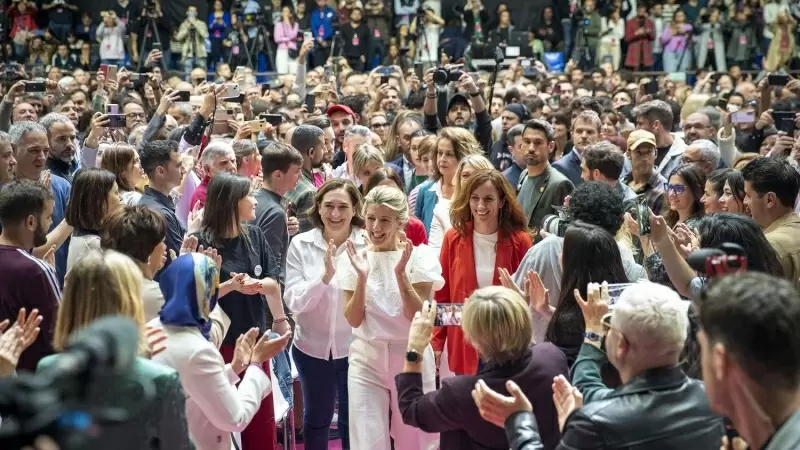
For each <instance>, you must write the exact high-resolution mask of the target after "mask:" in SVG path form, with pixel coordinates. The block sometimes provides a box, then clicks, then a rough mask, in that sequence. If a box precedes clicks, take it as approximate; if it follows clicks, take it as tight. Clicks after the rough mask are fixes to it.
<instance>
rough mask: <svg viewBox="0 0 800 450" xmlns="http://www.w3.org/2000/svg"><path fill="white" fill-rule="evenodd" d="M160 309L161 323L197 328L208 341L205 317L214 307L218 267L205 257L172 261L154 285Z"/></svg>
mask: <svg viewBox="0 0 800 450" xmlns="http://www.w3.org/2000/svg"><path fill="white" fill-rule="evenodd" d="M158 284H159V286H160V287H161V293H162V294H164V300H165V301H164V306H163V307H162V308H161V311H160V312H159V313H158V316H159V318H160V319H161V323H162V324H164V325H172V326H176V327H197V328H198V329H199V330H200V332H201V333H203V336H205V338H206V339H208V335H209V332H210V330H211V321H210V320H209V318H208V316H209V314H210V313H211V311H212V310H213V309H214V306H216V304H217V295H218V294H219V268H218V267H217V265H216V264H215V263H214V261H212V260H211V258H209V257H208V256H206V255H203V254H202V253H190V254H187V255H183V256H180V257H178V258H177V259H175V260H174V261H172V263H170V265H169V266H168V267H167V268H166V270H164V272H163V273H162V274H161V277H160V278H159V282H158Z"/></svg>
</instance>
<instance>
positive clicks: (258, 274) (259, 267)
mask: <svg viewBox="0 0 800 450" xmlns="http://www.w3.org/2000/svg"><path fill="white" fill-rule="evenodd" d="M253 273H255V274H256V276H257V277H260V276H261V266H260V265H258V266H256V267H255V268H254V269H253Z"/></svg>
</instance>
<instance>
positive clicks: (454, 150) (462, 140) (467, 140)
mask: <svg viewBox="0 0 800 450" xmlns="http://www.w3.org/2000/svg"><path fill="white" fill-rule="evenodd" d="M469 155H483V149H482V148H481V146H480V144H479V143H478V141H477V140H476V139H475V136H474V135H473V134H472V133H471V132H470V131H469V130H467V129H465V128H459V127H445V128H442V130H441V131H440V132H439V136H438V138H437V140H436V154H435V156H436V160H435V163H434V164H433V179H432V180H431V181H427V182H425V183H423V184H421V185H420V188H419V194H418V195H417V204H416V206H415V208H414V215H415V216H416V217H417V218H419V219H420V220H422V223H423V224H425V231H426V232H427V233H428V236H431V227H432V225H433V222H434V218H433V211H434V208H436V205H437V204H438V203H439V202H440V201H449V200H450V199H452V198H453V196H454V195H455V182H456V176H455V175H456V169H458V163H459V162H460V161H461V160H462V159H464V157H466V156H469ZM442 235H444V231H442Z"/></svg>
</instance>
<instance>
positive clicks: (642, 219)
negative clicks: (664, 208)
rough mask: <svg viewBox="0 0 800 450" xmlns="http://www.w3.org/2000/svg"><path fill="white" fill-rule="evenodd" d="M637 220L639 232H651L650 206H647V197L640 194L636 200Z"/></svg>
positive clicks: (646, 233) (644, 233) (642, 233)
mask: <svg viewBox="0 0 800 450" xmlns="http://www.w3.org/2000/svg"><path fill="white" fill-rule="evenodd" d="M636 220H637V221H638V222H639V234H640V235H642V236H648V235H649V234H650V207H649V206H647V197H645V196H644V195H640V196H639V199H638V201H637V202H636Z"/></svg>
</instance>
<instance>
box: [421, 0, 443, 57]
mask: <svg viewBox="0 0 800 450" xmlns="http://www.w3.org/2000/svg"><path fill="white" fill-rule="evenodd" d="M422 7H423V8H425V9H431V10H433V13H434V14H436V15H437V16H439V17H441V16H442V2H441V1H439V0H426V1H425V3H424V4H423V5H422ZM424 28H425V32H424V33H423V34H420V36H419V38H418V39H417V49H418V50H417V54H418V55H419V61H421V62H429V63H430V62H432V63H438V62H439V34H441V32H442V27H441V26H439V25H438V24H436V23H433V22H432V21H430V20H427V19H426V20H425V27H424ZM426 44H427V46H426Z"/></svg>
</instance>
